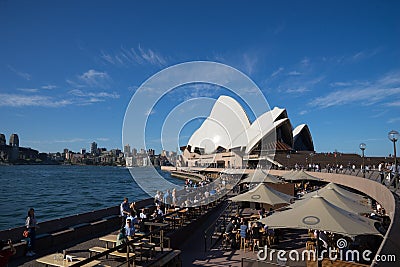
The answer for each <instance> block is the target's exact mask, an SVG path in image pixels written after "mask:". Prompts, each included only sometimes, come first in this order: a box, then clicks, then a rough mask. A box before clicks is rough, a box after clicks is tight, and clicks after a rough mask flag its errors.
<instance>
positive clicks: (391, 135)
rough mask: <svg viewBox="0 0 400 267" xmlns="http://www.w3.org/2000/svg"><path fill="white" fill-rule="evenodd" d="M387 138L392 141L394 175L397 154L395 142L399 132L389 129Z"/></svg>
mask: <svg viewBox="0 0 400 267" xmlns="http://www.w3.org/2000/svg"><path fill="white" fill-rule="evenodd" d="M388 138H389V140H390V141H392V142H393V156H394V168H393V170H394V175H395V176H396V172H397V156H396V142H397V140H399V132H398V131H395V130H391V131H390V132H389V133H388ZM395 187H397V178H396V180H395Z"/></svg>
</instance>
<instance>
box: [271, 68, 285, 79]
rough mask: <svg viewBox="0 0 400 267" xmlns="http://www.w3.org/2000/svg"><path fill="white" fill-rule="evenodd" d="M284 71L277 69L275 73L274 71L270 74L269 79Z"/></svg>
mask: <svg viewBox="0 0 400 267" xmlns="http://www.w3.org/2000/svg"><path fill="white" fill-rule="evenodd" d="M284 70H285V68H282V67H280V68H278V69H277V70H276V71H274V72H273V73H272V74H271V78H273V77H275V76H277V75H278V74H279V73H281V72H282V71H284Z"/></svg>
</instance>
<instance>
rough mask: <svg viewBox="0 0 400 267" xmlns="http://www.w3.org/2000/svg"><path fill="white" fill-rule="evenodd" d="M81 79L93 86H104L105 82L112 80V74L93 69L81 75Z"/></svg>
mask: <svg viewBox="0 0 400 267" xmlns="http://www.w3.org/2000/svg"><path fill="white" fill-rule="evenodd" d="M78 78H79V80H80V81H81V82H83V83H85V84H87V85H88V86H91V87H104V86H105V83H107V82H108V81H109V80H110V76H109V75H108V74H107V73H106V72H101V71H96V70H93V69H90V70H88V71H87V72H85V73H83V74H82V75H80V76H79V77H78Z"/></svg>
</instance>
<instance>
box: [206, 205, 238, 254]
mask: <svg viewBox="0 0 400 267" xmlns="http://www.w3.org/2000/svg"><path fill="white" fill-rule="evenodd" d="M226 203H227V204H226V207H225V208H224V210H223V211H222V212H221V215H220V216H218V218H217V219H216V220H215V221H214V222H213V223H212V224H211V225H210V226H209V227H208V228H207V229H206V230H205V231H204V251H205V252H207V250H209V249H212V248H213V247H214V246H215V244H216V243H217V242H218V240H219V239H221V237H222V234H220V236H219V237H218V238H217V239H214V238H213V236H215V234H216V233H222V229H223V230H224V231H225V227H226V222H227V220H228V213H227V211H228V209H229V210H230V211H231V210H232V209H230V208H231V207H232V206H234V205H236V203H233V202H230V201H227V202H226ZM221 218H222V220H221ZM208 239H209V240H208ZM214 240H215V242H213V241H214ZM208 241H209V244H210V246H207V243H208Z"/></svg>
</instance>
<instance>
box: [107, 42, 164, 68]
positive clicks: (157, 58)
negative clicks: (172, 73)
mask: <svg viewBox="0 0 400 267" xmlns="http://www.w3.org/2000/svg"><path fill="white" fill-rule="evenodd" d="M100 58H101V59H102V60H103V61H105V62H106V63H109V64H112V65H119V66H128V65H152V66H157V67H162V66H165V65H167V60H166V58H165V57H164V56H162V55H161V54H159V53H157V52H155V51H154V50H151V49H149V48H148V49H146V48H143V47H141V46H140V45H139V46H138V47H137V48H133V47H132V48H130V49H125V48H123V47H121V49H120V51H118V52H117V53H115V54H109V53H106V52H104V51H101V55H100Z"/></svg>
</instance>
